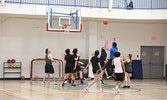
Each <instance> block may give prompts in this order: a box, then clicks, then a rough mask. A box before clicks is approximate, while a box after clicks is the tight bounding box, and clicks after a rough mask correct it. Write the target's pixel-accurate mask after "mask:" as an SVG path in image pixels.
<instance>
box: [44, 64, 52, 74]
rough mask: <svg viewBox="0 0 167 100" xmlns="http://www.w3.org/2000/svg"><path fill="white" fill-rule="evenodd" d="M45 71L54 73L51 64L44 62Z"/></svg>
mask: <svg viewBox="0 0 167 100" xmlns="http://www.w3.org/2000/svg"><path fill="white" fill-rule="evenodd" d="M45 73H54V69H53V65H51V64H47V63H46V64H45Z"/></svg>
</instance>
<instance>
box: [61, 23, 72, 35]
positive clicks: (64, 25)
mask: <svg viewBox="0 0 167 100" xmlns="http://www.w3.org/2000/svg"><path fill="white" fill-rule="evenodd" d="M62 28H63V29H64V32H65V33H69V31H70V29H71V24H63V25H62Z"/></svg>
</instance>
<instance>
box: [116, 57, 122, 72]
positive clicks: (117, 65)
mask: <svg viewBox="0 0 167 100" xmlns="http://www.w3.org/2000/svg"><path fill="white" fill-rule="evenodd" d="M114 65H115V73H123V70H122V65H121V61H120V57H118V58H114Z"/></svg>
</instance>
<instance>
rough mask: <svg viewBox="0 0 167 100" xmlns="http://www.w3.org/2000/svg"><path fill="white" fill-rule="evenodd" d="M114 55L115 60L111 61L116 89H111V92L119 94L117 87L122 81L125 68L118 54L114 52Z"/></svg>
mask: <svg viewBox="0 0 167 100" xmlns="http://www.w3.org/2000/svg"><path fill="white" fill-rule="evenodd" d="M114 55H115V57H116V58H114V59H113V60H112V65H114V66H115V77H116V78H115V81H116V82H117V83H116V87H115V88H113V90H114V91H115V94H120V90H119V87H120V86H121V85H122V83H123V81H124V73H125V66H124V62H123V59H122V58H120V52H115V53H114Z"/></svg>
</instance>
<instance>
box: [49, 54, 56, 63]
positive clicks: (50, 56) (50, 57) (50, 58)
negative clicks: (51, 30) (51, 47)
mask: <svg viewBox="0 0 167 100" xmlns="http://www.w3.org/2000/svg"><path fill="white" fill-rule="evenodd" d="M48 58H49V60H51V61H52V62H56V60H54V59H53V58H52V55H50V54H49V55H48Z"/></svg>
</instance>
